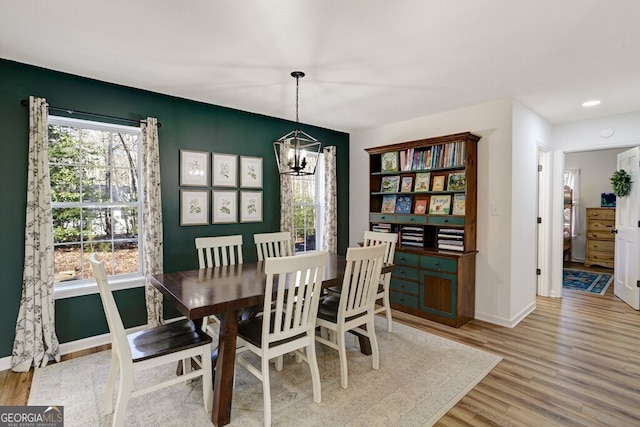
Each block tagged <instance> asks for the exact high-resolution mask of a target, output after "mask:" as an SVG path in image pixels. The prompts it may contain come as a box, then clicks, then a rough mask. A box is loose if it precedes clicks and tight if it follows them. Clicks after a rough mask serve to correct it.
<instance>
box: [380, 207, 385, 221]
mask: <svg viewBox="0 0 640 427" xmlns="http://www.w3.org/2000/svg"><path fill="white" fill-rule="evenodd" d="M385 210H386V209H385ZM380 219H387V217H386V216H381V217H380Z"/></svg>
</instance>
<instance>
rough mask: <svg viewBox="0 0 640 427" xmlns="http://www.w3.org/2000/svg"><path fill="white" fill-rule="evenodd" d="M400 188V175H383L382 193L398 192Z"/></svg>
mask: <svg viewBox="0 0 640 427" xmlns="http://www.w3.org/2000/svg"><path fill="white" fill-rule="evenodd" d="M398 188H400V177H399V176H383V177H382V182H381V184H380V192H381V193H397V192H398Z"/></svg>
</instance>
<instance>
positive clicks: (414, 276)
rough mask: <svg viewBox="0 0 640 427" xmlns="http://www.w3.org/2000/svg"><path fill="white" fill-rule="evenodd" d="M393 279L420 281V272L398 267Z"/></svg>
mask: <svg viewBox="0 0 640 427" xmlns="http://www.w3.org/2000/svg"><path fill="white" fill-rule="evenodd" d="M391 277H395V278H399V279H408V280H416V281H417V280H418V277H419V275H418V270H417V269H415V268H411V267H405V266H404V265H396V267H395V268H394V269H393V273H391Z"/></svg>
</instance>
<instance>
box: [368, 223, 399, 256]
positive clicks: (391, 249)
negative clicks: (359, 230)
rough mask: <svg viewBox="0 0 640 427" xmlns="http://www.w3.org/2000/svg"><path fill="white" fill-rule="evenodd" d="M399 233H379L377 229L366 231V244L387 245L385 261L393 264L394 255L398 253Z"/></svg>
mask: <svg viewBox="0 0 640 427" xmlns="http://www.w3.org/2000/svg"><path fill="white" fill-rule="evenodd" d="M397 242H398V234H397V233H379V232H377V231H365V232H364V246H365V247H366V246H375V245H385V254H384V262H385V263H386V264H393V257H394V255H395V253H396V243H397Z"/></svg>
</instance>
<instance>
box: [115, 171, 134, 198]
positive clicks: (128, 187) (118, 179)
mask: <svg viewBox="0 0 640 427" xmlns="http://www.w3.org/2000/svg"><path fill="white" fill-rule="evenodd" d="M135 173H136V171H135V170H131V169H128V168H127V169H125V168H117V169H114V170H113V173H112V175H111V184H112V187H111V189H112V200H113V201H114V202H124V203H129V202H136V201H137V200H138V183H137V177H136V175H135Z"/></svg>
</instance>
